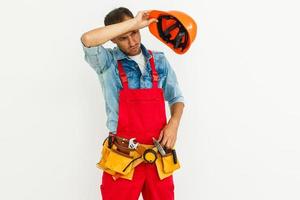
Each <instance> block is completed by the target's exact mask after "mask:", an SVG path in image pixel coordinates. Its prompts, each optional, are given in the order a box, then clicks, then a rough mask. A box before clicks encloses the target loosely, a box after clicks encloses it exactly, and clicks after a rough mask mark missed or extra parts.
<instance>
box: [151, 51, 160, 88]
mask: <svg viewBox="0 0 300 200" xmlns="http://www.w3.org/2000/svg"><path fill="white" fill-rule="evenodd" d="M149 53H150V55H151V58H150V60H149V61H150V66H151V71H152V88H158V79H159V76H158V73H157V71H156V69H155V63H154V56H153V53H152V51H150V50H149Z"/></svg>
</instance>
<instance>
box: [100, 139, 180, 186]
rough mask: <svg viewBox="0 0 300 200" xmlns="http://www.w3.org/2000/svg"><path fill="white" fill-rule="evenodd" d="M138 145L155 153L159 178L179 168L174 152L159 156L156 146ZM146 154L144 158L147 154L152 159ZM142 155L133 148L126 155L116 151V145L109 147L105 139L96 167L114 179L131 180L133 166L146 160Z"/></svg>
mask: <svg viewBox="0 0 300 200" xmlns="http://www.w3.org/2000/svg"><path fill="white" fill-rule="evenodd" d="M140 145H141V146H143V147H144V148H145V149H148V150H149V149H152V150H153V152H154V153H156V156H157V158H156V160H155V165H156V168H157V172H158V175H159V178H160V179H161V180H162V179H164V178H166V177H168V176H170V175H172V174H173V172H174V171H175V170H177V169H179V168H180V164H179V161H178V160H177V156H176V154H175V158H174V153H172V152H170V153H167V154H166V155H164V156H161V155H160V153H158V152H157V148H156V147H154V148H153V145H142V144H140ZM147 155H148V156H144V157H145V158H146V159H147V157H149V155H150V159H153V158H152V155H151V154H147ZM144 157H143V155H141V154H140V153H138V152H137V151H135V150H132V151H130V153H129V154H128V155H127V154H125V153H122V152H120V151H118V149H117V146H116V145H114V144H113V145H112V146H111V148H109V147H108V141H107V140H106V141H105V142H104V144H103V148H102V152H101V159H100V161H99V162H98V163H97V167H98V168H100V169H102V170H104V171H105V172H107V173H109V174H111V175H112V176H113V177H114V178H115V179H116V178H124V179H128V180H132V178H133V174H134V168H135V167H136V166H137V165H139V164H140V163H142V162H146V161H145V160H144V159H145V158H144Z"/></svg>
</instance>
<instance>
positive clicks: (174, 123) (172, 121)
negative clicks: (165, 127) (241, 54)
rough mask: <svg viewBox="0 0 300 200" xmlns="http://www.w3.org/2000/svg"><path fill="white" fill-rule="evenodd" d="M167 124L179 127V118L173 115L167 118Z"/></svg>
mask: <svg viewBox="0 0 300 200" xmlns="http://www.w3.org/2000/svg"><path fill="white" fill-rule="evenodd" d="M169 124H170V125H172V126H175V127H176V128H178V127H179V119H177V118H175V117H171V118H170V120H169Z"/></svg>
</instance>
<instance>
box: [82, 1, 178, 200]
mask: <svg viewBox="0 0 300 200" xmlns="http://www.w3.org/2000/svg"><path fill="white" fill-rule="evenodd" d="M156 22H157V19H149V11H140V12H138V14H137V15H136V16H135V17H134V16H133V14H132V13H131V12H130V11H129V10H128V9H127V8H124V7H120V8H117V9H114V10H112V11H111V12H110V13H108V14H107V15H106V17H105V20H104V24H105V26H104V27H100V28H97V29H93V30H91V31H88V32H86V33H84V34H83V35H82V37H81V41H82V44H83V50H84V53H85V60H86V61H87V62H88V63H89V65H90V66H91V67H92V68H93V69H94V70H95V71H96V72H97V74H98V76H99V79H100V82H101V86H102V91H103V95H104V98H105V106H106V114H107V124H106V125H107V128H108V129H109V132H110V135H116V136H118V137H121V138H124V140H126V139H128V140H129V139H131V138H134V139H136V141H137V142H138V143H140V144H145V145H151V144H153V141H152V138H155V139H157V140H158V141H159V142H160V144H161V145H162V146H163V147H165V149H173V148H174V145H175V142H176V138H177V131H178V127H179V123H180V118H181V115H182V112H183V108H184V99H183V96H182V93H181V91H180V88H179V86H178V82H177V79H176V75H175V73H174V71H173V69H172V68H171V66H170V65H169V63H168V61H167V59H166V58H165V56H164V54H163V53H162V52H152V51H148V50H147V49H146V48H145V46H144V45H143V44H142V43H141V35H140V32H139V29H142V28H144V27H147V26H148V25H149V24H151V23H156ZM107 41H112V42H113V43H115V44H116V45H117V47H115V48H114V49H110V48H104V47H103V46H102V45H103V44H104V43H106V42H107ZM165 100H166V101H168V103H169V106H170V110H171V118H170V119H169V120H168V122H166V115H165V107H164V101H165ZM101 193H102V197H103V199H104V200H108V199H112V200H114V199H118V200H120V199H126V200H131V199H132V200H134V199H135V200H137V199H138V197H139V195H140V193H142V195H143V197H144V199H145V200H156V199H163V200H169V199H174V184H173V177H172V175H171V176H168V177H167V178H164V179H162V180H161V179H160V178H159V177H158V172H157V169H156V167H155V164H150V163H141V164H139V165H138V166H136V167H135V171H134V175H133V178H132V180H126V179H122V178H119V179H117V180H116V179H114V177H113V176H112V175H111V174H109V173H106V172H104V173H103V176H102V185H101Z"/></svg>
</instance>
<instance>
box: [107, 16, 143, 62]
mask: <svg viewBox="0 0 300 200" xmlns="http://www.w3.org/2000/svg"><path fill="white" fill-rule="evenodd" d="M129 19H131V18H129ZM112 42H113V43H115V44H117V45H118V47H119V48H120V49H121V50H122V51H123V52H124V53H125V54H127V55H128V56H135V55H137V54H139V53H140V52H141V34H140V31H139V30H134V31H130V32H128V33H125V34H123V35H120V36H118V37H116V38H114V39H112Z"/></svg>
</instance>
